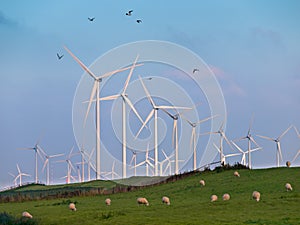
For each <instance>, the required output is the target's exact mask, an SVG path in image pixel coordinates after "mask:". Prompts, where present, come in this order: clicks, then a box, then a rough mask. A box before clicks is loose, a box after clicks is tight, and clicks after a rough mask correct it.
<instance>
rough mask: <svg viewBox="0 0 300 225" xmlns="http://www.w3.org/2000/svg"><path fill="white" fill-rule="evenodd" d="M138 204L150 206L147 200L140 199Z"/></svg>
mask: <svg viewBox="0 0 300 225" xmlns="http://www.w3.org/2000/svg"><path fill="white" fill-rule="evenodd" d="M137 203H138V204H139V205H141V204H142V205H146V206H148V205H149V202H148V200H147V199H146V198H138V199H137Z"/></svg>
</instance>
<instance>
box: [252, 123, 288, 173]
mask: <svg viewBox="0 0 300 225" xmlns="http://www.w3.org/2000/svg"><path fill="white" fill-rule="evenodd" d="M291 128H292V125H291V126H289V127H288V128H287V129H286V130H285V131H284V132H283V133H282V134H281V135H280V136H279V137H277V138H270V137H267V136H262V135H257V136H258V137H261V138H264V139H267V140H269V141H274V142H275V143H276V162H277V167H279V164H280V158H281V160H282V152H281V146H280V140H281V138H282V137H283V136H284V135H285V134H286V133H287V132H288V131H289V130H290V129H291Z"/></svg>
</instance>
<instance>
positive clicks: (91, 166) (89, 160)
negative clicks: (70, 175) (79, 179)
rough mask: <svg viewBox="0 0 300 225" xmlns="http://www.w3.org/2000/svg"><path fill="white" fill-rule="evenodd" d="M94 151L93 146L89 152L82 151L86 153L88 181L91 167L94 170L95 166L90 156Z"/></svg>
mask: <svg viewBox="0 0 300 225" xmlns="http://www.w3.org/2000/svg"><path fill="white" fill-rule="evenodd" d="M94 152H95V148H93V149H92V151H91V153H90V154H88V153H87V152H85V151H84V154H85V155H86V163H87V165H88V167H87V169H88V181H90V180H91V169H92V170H94V171H96V168H95V166H94V165H93V164H92V156H93V154H94Z"/></svg>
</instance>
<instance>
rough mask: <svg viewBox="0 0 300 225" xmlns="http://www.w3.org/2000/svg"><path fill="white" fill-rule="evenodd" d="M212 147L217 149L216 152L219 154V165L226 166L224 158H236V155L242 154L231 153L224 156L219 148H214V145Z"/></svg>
mask: <svg viewBox="0 0 300 225" xmlns="http://www.w3.org/2000/svg"><path fill="white" fill-rule="evenodd" d="M214 147H215V148H216V149H217V151H218V152H219V153H220V159H221V165H226V158H228V157H233V156H237V155H241V154H242V153H232V154H227V155H225V154H224V152H223V151H222V150H221V146H220V148H218V147H217V146H216V144H215V143H214Z"/></svg>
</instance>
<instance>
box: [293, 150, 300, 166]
mask: <svg viewBox="0 0 300 225" xmlns="http://www.w3.org/2000/svg"><path fill="white" fill-rule="evenodd" d="M299 155H300V149H299V150H298V152H297V154H296V155H295V156H294V158H293V160H292V163H293V162H294V161H295V160H296V159H297V157H298V156H299Z"/></svg>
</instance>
